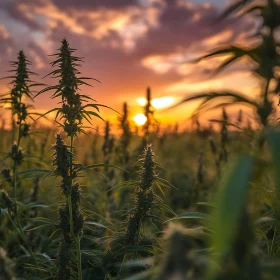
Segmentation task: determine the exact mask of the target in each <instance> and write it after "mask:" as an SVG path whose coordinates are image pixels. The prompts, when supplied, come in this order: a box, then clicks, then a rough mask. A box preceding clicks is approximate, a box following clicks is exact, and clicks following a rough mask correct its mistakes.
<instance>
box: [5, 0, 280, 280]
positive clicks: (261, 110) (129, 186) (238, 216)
mask: <svg viewBox="0 0 280 280" xmlns="http://www.w3.org/2000/svg"><path fill="white" fill-rule="evenodd" d="M232 16H239V17H244V16H252V17H254V18H255V21H256V22H257V24H256V28H255V32H254V34H251V35H250V36H249V38H247V41H248V42H249V41H250V42H251V40H253V43H250V44H249V47H248V45H246V46H244V47H243V46H241V45H239V44H237V45H228V46H217V47H218V48H216V49H214V50H212V51H211V50H210V51H209V53H207V54H206V55H204V56H201V57H199V58H197V59H195V61H192V63H200V62H201V61H204V60H207V59H209V58H212V57H220V56H223V58H224V57H226V59H225V60H223V61H222V63H221V64H220V65H218V66H217V69H215V70H214V72H215V73H214V74H218V73H219V72H220V71H227V69H228V67H230V66H231V65H232V64H233V63H235V61H237V60H244V65H246V67H248V71H249V72H250V74H252V75H253V76H254V77H255V78H256V79H257V81H258V92H257V93H256V91H255V90H254V91H253V89H250V90H252V94H250V95H245V94H242V93H240V92H239V91H238V90H236V91H235V90H229V89H226V88H225V89H224V90H219V91H203V92H199V93H194V94H189V95H186V96H185V97H184V98H182V99H181V100H180V101H178V103H176V104H173V105H172V106H170V107H169V108H167V109H166V110H168V111H169V112H172V110H174V108H177V107H180V106H186V105H187V104H189V103H190V102H197V104H198V106H197V107H196V109H195V110H194V112H193V114H192V117H191V122H190V123H191V125H190V126H189V127H187V128H180V127H179V125H178V124H175V123H174V124H172V125H169V126H165V127H164V126H160V125H159V122H158V116H157V110H156V108H155V106H154V103H153V102H152V101H153V96H152V88H149V87H146V86H145V85H143V88H144V90H145V88H147V89H146V97H145V104H144V105H143V108H142V113H143V114H142V115H140V116H138V119H137V118H136V122H138V126H137V127H135V124H133V123H132V121H131V120H132V116H131V109H130V106H129V103H126V102H125V103H123V105H122V109H121V110H120V111H117V110H115V108H111V106H108V105H107V104H102V103H99V102H98V101H96V100H95V99H94V97H93V96H92V95H90V94H89V93H90V90H91V86H92V84H95V83H98V82H99V81H97V80H96V79H95V78H94V77H85V76H84V75H83V74H82V73H83V64H84V61H87V58H86V57H85V58H80V57H79V56H78V54H79V50H78V49H74V48H72V47H71V44H70V43H69V41H68V40H67V38H66V39H64V38H61V41H60V42H58V44H57V47H56V49H57V51H56V52H55V53H53V54H49V55H51V56H49V59H50V65H51V69H52V70H51V72H50V73H46V74H47V77H48V78H52V79H51V82H52V84H46V83H45V80H44V79H43V77H41V76H40V75H36V73H34V72H33V63H32V62H33V61H32V57H28V56H27V55H26V52H25V50H20V48H19V50H18V55H17V57H15V58H14V61H13V62H11V64H10V65H3V64H2V63H1V68H5V69H6V71H7V72H8V76H7V77H3V80H2V81H4V82H5V83H6V84H7V86H8V87H9V91H8V92H3V93H1V95H0V108H1V114H2V115H1V116H4V114H5V116H6V117H5V118H4V117H3V118H2V119H1V118H0V280H12V279H19V280H23V279H25V280H33V279H34V280H36V279H38V280H39V279H57V280H74V279H78V280H89V279H94V280H117V279H127V280H140V279H143V280H225V279H229V280H231V279H232V280H243V279H244V280H249V279H250V280H278V279H280V130H279V126H278V121H279V120H278V111H279V107H278V105H277V104H278V102H279V100H278V99H279V93H280V72H279V69H280V41H279V28H280V3H279V2H277V1H276V0H268V1H252V0H240V1H233V4H232V5H231V6H229V7H228V8H227V9H226V10H225V11H223V13H222V14H221V20H222V18H228V17H232ZM0 56H1V54H0ZM0 61H1V60H0ZM40 96H45V98H49V99H50V100H52V102H55V104H56V105H55V106H54V107H53V108H51V109H50V110H48V111H46V112H44V113H38V112H36V102H37V101H36V100H37V98H38V97H40ZM238 106H239V107H238ZM232 107H233V108H238V110H237V112H238V113H237V114H232V113H231V112H232V111H231V108H232ZM104 110H106V111H110V112H111V113H112V114H115V115H116V116H117V117H116V118H117V125H113V124H112V123H111V122H110V121H107V119H106V117H105V116H104V115H103V112H104ZM209 111H212V112H214V116H215V117H213V118H211V119H207V121H205V118H206V117H205V115H206V116H207V113H208V112H209ZM7 116H8V120H9V123H7ZM179 117H180V116H178V119H179ZM96 123H98V125H96ZM100 123H101V125H100Z"/></svg>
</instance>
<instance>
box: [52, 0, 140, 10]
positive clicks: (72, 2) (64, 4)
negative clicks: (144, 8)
mask: <svg viewBox="0 0 280 280" xmlns="http://www.w3.org/2000/svg"><path fill="white" fill-rule="evenodd" d="M52 2H53V3H54V4H55V5H56V6H57V7H59V8H60V9H73V8H75V9H82V10H84V9H96V8H100V7H104V8H110V9H122V8H126V7H127V6H132V5H137V4H138V1H137V0H83V1H77V0H52Z"/></svg>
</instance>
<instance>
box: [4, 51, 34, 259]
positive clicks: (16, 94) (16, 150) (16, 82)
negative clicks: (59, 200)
mask: <svg viewBox="0 0 280 280" xmlns="http://www.w3.org/2000/svg"><path fill="white" fill-rule="evenodd" d="M11 65H12V66H13V67H14V69H12V70H11V71H10V72H15V74H14V75H13V76H8V77H5V78H9V79H12V81H11V84H12V90H11V91H10V93H9V94H8V95H4V96H3V97H2V98H1V99H0V102H1V103H6V104H8V105H9V106H8V109H9V110H11V112H12V119H13V124H12V125H13V129H14V128H15V126H17V133H16V135H14V137H15V138H14V144H13V145H12V147H11V151H10V152H9V153H8V155H7V157H6V158H10V159H11V160H12V168H11V169H9V168H6V169H3V170H2V172H1V173H2V175H3V176H4V178H5V179H6V181H7V182H8V183H9V185H10V186H11V188H12V196H13V205H14V206H13V213H12V214H13V215H14V217H15V221H12V217H10V220H11V221H12V224H13V225H14V226H15V228H16V230H17V231H18V233H19V235H20V237H21V239H22V240H23V242H24V243H25V244H26V246H27V250H28V252H29V253H30V255H31V256H32V257H33V259H34V261H35V262H36V259H35V256H34V254H33V252H32V250H31V248H30V246H29V244H28V241H27V238H26V235H25V233H24V230H23V228H22V226H21V222H20V216H19V213H18V203H17V202H18V195H17V188H18V180H17V172H18V168H19V167H20V165H21V164H22V162H23V161H24V159H25V155H24V154H23V152H22V149H21V147H20V144H21V141H22V139H23V138H24V137H27V136H28V135H29V132H30V124H29V123H28V118H30V117H31V114H30V113H29V112H28V108H29V107H30V106H28V105H26V104H25V103H24V102H23V101H24V99H26V98H29V99H31V100H32V92H31V87H33V86H36V85H39V84H32V82H31V80H30V78H29V76H30V74H34V73H33V72H31V71H30V70H29V69H28V66H29V65H31V63H30V61H29V60H27V58H26V56H25V54H24V52H23V51H20V52H19V54H18V59H17V61H14V62H11ZM14 120H15V122H14ZM11 171H12V174H11ZM10 214H11V212H10V211H8V215H10Z"/></svg>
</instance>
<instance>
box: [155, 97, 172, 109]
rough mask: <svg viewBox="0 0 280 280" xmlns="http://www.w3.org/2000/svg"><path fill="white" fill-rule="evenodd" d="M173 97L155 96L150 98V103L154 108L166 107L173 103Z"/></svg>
mask: <svg viewBox="0 0 280 280" xmlns="http://www.w3.org/2000/svg"><path fill="white" fill-rule="evenodd" d="M174 100H175V99H174V97H172V96H166V97H161V98H155V99H153V100H152V105H153V106H154V107H155V108H156V109H161V108H166V107H168V106H170V105H172V104H173V103H174Z"/></svg>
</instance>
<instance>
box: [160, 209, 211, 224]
mask: <svg viewBox="0 0 280 280" xmlns="http://www.w3.org/2000/svg"><path fill="white" fill-rule="evenodd" d="M185 219H198V220H207V221H210V220H211V219H212V217H211V216H210V215H208V214H205V213H201V212H187V213H184V214H180V215H178V216H176V217H174V218H172V219H169V220H167V221H165V222H164V223H168V222H170V221H174V220H185Z"/></svg>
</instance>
